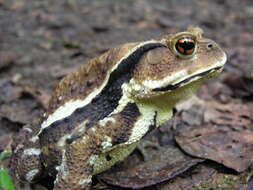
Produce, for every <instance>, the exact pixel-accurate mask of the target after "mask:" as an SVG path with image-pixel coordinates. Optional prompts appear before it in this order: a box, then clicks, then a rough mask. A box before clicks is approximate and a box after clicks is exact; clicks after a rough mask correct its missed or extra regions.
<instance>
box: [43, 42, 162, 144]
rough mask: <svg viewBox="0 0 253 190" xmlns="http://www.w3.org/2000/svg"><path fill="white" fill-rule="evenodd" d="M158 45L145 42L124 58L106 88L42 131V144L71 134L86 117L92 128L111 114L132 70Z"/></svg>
mask: <svg viewBox="0 0 253 190" xmlns="http://www.w3.org/2000/svg"><path fill="white" fill-rule="evenodd" d="M158 47H164V45H163V44H161V43H150V44H145V45H143V46H142V47H140V48H138V49H137V50H136V51H135V52H133V53H132V54H131V55H129V56H128V57H127V58H125V59H124V60H122V62H121V63H120V64H119V66H118V68H117V69H116V70H114V71H113V72H112V73H111V75H110V78H109V81H108V83H107V85H106V86H105V88H104V89H103V90H102V91H101V93H100V94H98V95H97V96H96V97H95V98H94V99H93V100H92V101H91V103H90V104H88V105H86V106H84V107H82V108H78V109H76V110H75V111H74V112H73V113H72V114H71V115H70V116H68V117H66V118H64V119H61V120H58V121H55V122H54V123H52V124H51V125H50V126H49V127H47V128H45V129H44V130H43V131H42V133H41V134H40V135H39V137H40V141H41V144H42V146H45V145H46V144H53V143H57V142H58V140H59V139H60V138H61V137H62V136H64V135H66V134H70V133H71V131H72V130H73V129H74V128H75V127H76V126H78V125H79V124H80V123H81V122H82V121H84V120H86V119H88V120H89V122H88V123H87V125H86V126H87V128H90V127H92V126H93V125H94V124H95V123H97V122H98V121H99V120H102V119H103V118H105V117H106V116H107V115H109V114H110V113H111V112H112V111H113V110H114V109H115V108H116V107H117V106H118V102H119V100H120V98H121V97H122V89H121V86H122V84H123V83H125V82H128V81H129V80H130V79H131V77H132V71H133V69H134V68H135V65H136V64H137V63H138V62H139V60H140V58H141V57H142V56H143V54H144V53H146V52H147V51H149V50H152V49H155V48H158Z"/></svg>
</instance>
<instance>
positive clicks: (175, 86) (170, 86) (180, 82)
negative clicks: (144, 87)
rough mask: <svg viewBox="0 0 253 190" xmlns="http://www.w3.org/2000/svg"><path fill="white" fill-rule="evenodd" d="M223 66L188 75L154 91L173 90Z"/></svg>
mask: <svg viewBox="0 0 253 190" xmlns="http://www.w3.org/2000/svg"><path fill="white" fill-rule="evenodd" d="M222 68H223V66H219V67H215V68H212V69H210V70H207V71H204V72H201V73H197V74H195V75H192V76H190V77H188V78H186V79H184V80H182V81H179V82H176V83H175V84H169V85H167V86H165V87H161V88H155V89H153V91H155V92H157V91H161V92H164V91H172V90H175V89H177V88H179V87H181V86H184V85H185V84H187V83H190V82H191V81H195V80H198V79H200V78H202V76H205V75H208V74H209V73H214V72H215V71H219V70H221V69H222Z"/></svg>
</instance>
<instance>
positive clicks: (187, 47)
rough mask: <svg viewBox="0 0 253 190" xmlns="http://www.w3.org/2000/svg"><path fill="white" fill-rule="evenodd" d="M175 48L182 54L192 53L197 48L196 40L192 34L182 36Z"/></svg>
mask: <svg viewBox="0 0 253 190" xmlns="http://www.w3.org/2000/svg"><path fill="white" fill-rule="evenodd" d="M175 48H176V50H177V52H178V53H179V54H180V55H183V56H188V55H192V54H193V53H194V51H195V48H196V41H195V39H194V38H193V37H192V36H182V37H180V38H179V39H178V40H177V42H176V44H175Z"/></svg>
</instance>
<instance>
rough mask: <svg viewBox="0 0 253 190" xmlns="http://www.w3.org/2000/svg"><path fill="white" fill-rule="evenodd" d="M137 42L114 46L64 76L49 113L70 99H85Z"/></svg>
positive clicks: (50, 104)
mask: <svg viewBox="0 0 253 190" xmlns="http://www.w3.org/2000/svg"><path fill="white" fill-rule="evenodd" d="M136 44H137V43H128V44H124V45H122V46H119V47H116V48H113V49H111V50H109V51H108V52H106V53H104V54H103V55H101V56H99V57H96V58H93V59H91V60H89V61H88V62H87V63H85V64H84V65H83V66H81V67H80V68H79V69H78V70H77V71H76V72H74V73H71V74H69V75H67V76H66V77H64V78H63V79H62V80H61V81H60V82H59V83H58V85H57V87H56V89H55V91H54V93H53V95H52V97H51V99H50V102H49V107H48V110H47V113H46V114H47V115H49V114H51V113H53V112H54V111H55V109H57V108H58V107H60V106H61V105H63V104H64V103H65V102H68V101H69V100H76V99H79V98H81V99H83V97H85V96H87V95H88V94H90V93H91V92H92V91H93V90H94V89H95V88H98V87H99V86H100V85H101V84H102V83H103V81H104V79H105V77H106V75H107V74H108V73H109V72H110V69H111V68H112V67H113V66H114V65H115V64H116V63H117V61H119V60H120V58H121V57H123V56H124V55H125V54H126V53H127V52H128V51H129V49H131V48H132V47H133V46H135V45H136Z"/></svg>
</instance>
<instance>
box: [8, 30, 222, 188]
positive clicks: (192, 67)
mask: <svg viewBox="0 0 253 190" xmlns="http://www.w3.org/2000/svg"><path fill="white" fill-rule="evenodd" d="M190 31H191V30H190ZM196 31H197V32H196ZM196 31H194V32H195V33H196V40H197V42H198V49H197V51H196V52H195V57H194V58H193V59H182V58H180V57H179V56H178V55H177V54H175V52H174V50H173V42H174V40H176V39H174V38H175V36H174V35H168V36H165V37H164V38H161V39H160V40H161V41H159V42H157V41H156V42H155V44H156V46H154V44H153V43H154V42H152V43H151V42H148V44H146V45H150V44H152V48H151V47H150V46H149V47H148V48H147V49H146V50H145V51H144V50H140V48H139V49H138V50H140V51H141V52H142V53H141V54H138V55H137V56H135V57H134V58H131V60H130V59H129V60H127V61H128V63H131V64H132V65H134V66H133V68H132V69H131V67H130V69H129V65H127V66H128V67H122V68H123V72H122V70H120V69H119V70H120V72H119V73H118V74H116V75H113V74H112V72H111V70H112V68H113V66H115V65H116V64H117V63H118V61H119V60H120V59H121V58H122V57H124V56H125V55H126V54H127V53H128V52H129V51H131V50H132V49H133V47H135V46H136V45H138V44H140V43H128V44H124V45H122V46H119V47H116V48H113V49H111V50H109V51H108V52H106V53H104V54H103V55H101V56H99V57H97V58H94V59H92V60H90V61H89V62H88V63H86V64H85V65H83V66H82V67H80V68H79V69H78V70H77V71H76V72H74V73H72V74H70V75H68V76H66V77H65V78H63V79H62V80H61V81H60V82H59V84H58V86H57V88H56V90H55V92H54V93H53V95H52V98H51V100H50V103H49V107H48V111H47V113H46V116H45V119H46V118H47V117H48V116H49V115H51V114H52V113H54V112H55V111H56V110H57V109H58V108H59V107H61V106H62V105H64V104H65V103H66V102H69V101H73V100H78V99H82V100H83V99H84V98H85V97H86V96H88V95H89V94H91V93H92V92H93V91H94V90H95V89H97V88H98V87H100V86H101V85H102V84H103V82H104V81H105V79H106V77H108V76H116V78H113V80H114V82H112V83H109V82H108V84H110V86H107V87H106V88H105V87H104V89H106V92H105V93H104V92H103V91H101V92H100V93H99V94H98V95H97V96H96V97H95V98H93V99H92V101H91V102H90V103H89V104H88V105H86V106H84V107H82V109H76V110H75V111H74V112H73V113H72V114H71V116H68V117H65V118H63V119H61V120H57V121H55V122H54V123H52V124H50V125H49V126H48V127H46V128H44V129H43V130H41V131H40V132H39V134H38V135H37V137H38V138H39V140H38V141H35V142H33V143H32V142H31V141H26V142H24V143H22V146H23V147H21V148H19V149H16V151H15V153H14V156H13V159H12V160H13V161H14V162H15V163H17V164H14V166H13V167H14V169H15V170H16V173H17V174H18V175H19V178H20V179H21V180H26V181H28V180H27V179H25V176H26V174H27V173H29V171H31V170H35V169H37V170H38V173H37V175H36V176H34V178H32V179H31V180H29V182H34V181H35V180H36V179H37V177H38V176H39V175H40V174H41V173H42V169H44V171H45V172H46V173H47V174H49V175H51V176H55V177H56V181H55V186H54V190H62V189H65V190H83V189H87V190H88V189H89V187H90V183H91V177H92V175H93V174H96V172H94V171H93V170H94V167H95V165H96V163H94V161H92V159H93V157H94V156H99V155H103V154H107V151H110V152H109V153H108V154H110V155H109V158H110V159H112V160H113V159H115V158H111V155H113V156H114V155H116V154H113V152H114V150H115V151H117V149H118V147H119V146H118V145H123V147H124V146H125V145H127V146H129V144H127V142H129V141H128V140H129V139H130V138H131V135H133V131H134V130H133V127H134V125H135V124H136V123H137V122H138V121H141V124H143V123H144V124H146V123H147V126H146V127H147V130H144V131H145V133H146V131H148V130H151V129H153V127H154V126H153V125H155V124H156V123H157V122H156V118H159V114H160V112H161V113H162V111H161V110H162V109H161V110H160V112H158V111H157V110H155V109H153V107H152V106H153V105H152V106H151V108H152V114H153V115H152V114H150V115H148V119H149V120H148V121H146V120H145V119H143V120H141V119H140V118H141V116H145V117H146V116H147V115H145V114H146V113H145V111H144V112H143V108H141V106H140V102H139V100H137V99H135V97H134V96H133V97H127V100H126V101H127V102H125V103H122V102H121V103H120V99H121V98H122V97H123V95H124V96H125V94H123V93H125V92H123V89H122V86H123V84H127V85H128V84H129V81H130V79H134V81H135V82H136V84H140V85H141V84H142V82H143V81H145V80H159V79H163V78H165V77H168V76H173V74H174V73H175V72H178V71H181V70H182V69H185V70H187V72H188V74H189V75H190V74H192V73H195V72H196V71H198V70H200V69H201V68H207V67H208V66H210V65H212V64H214V63H215V62H219V61H220V59H221V58H223V57H224V53H223V51H222V50H221V49H220V48H219V46H216V45H215V44H214V47H213V48H212V51H208V50H207V48H206V47H207V44H208V43H210V42H211V41H210V40H208V39H204V38H202V37H201V34H200V33H201V32H200V31H198V29H196ZM194 32H192V33H193V35H195V33H194ZM176 37H177V36H176ZM157 44H158V45H157ZM165 45H166V47H165ZM145 47H146V46H145ZM131 55H133V54H131ZM136 57H137V58H136ZM120 66H122V64H120ZM130 66H131V65H130ZM122 68H121V69H122ZM117 69H118V68H117ZM117 69H116V70H117ZM117 71H118V70H117ZM130 82H131V81H130ZM188 86H190V85H188ZM104 89H103V90H104ZM129 89H131V86H130V87H129ZM179 92H180V88H179V90H175V91H172V92H170V93H167V94H162V95H161V94H159V96H156V97H152V98H153V99H152V100H150V99H148V100H145V101H144V100H143V102H142V103H143V104H145V103H147V105H150V104H151V102H155V103H159V104H160V105H162V106H163V105H164V103H165V102H168V104H175V103H176V102H177V101H178V100H179V99H181V97H179V98H177V96H178V95H177V93H179ZM152 93H155V92H153V91H152ZM168 94H170V96H168ZM131 95H132V94H131V93H130V94H129V96H131ZM98 96H99V97H98ZM165 96H166V97H165ZM171 96H174V97H176V98H173V100H172V99H171ZM97 97H98V98H97ZM148 98H149V97H148ZM133 100H134V101H133ZM171 100H172V101H175V102H169V101H171ZM159 104H157V105H159ZM119 105H122V106H123V108H122V110H121V111H120V112H117V113H116V114H115V113H113V114H111V113H112V112H113V111H114V110H115V109H116V108H117V107H118V106H119ZM157 105H156V106H157ZM139 106H140V107H139ZM145 106H146V105H145ZM158 107H159V106H158ZM141 109H142V111H141ZM108 110H109V111H108ZM158 110H159V109H158ZM149 111H150V110H149ZM166 112H167V110H166ZM148 113H149V112H148ZM157 113H158V117H157ZM110 114H111V115H110ZM107 116H108V117H110V118H111V119H113V121H114V122H112V121H108V122H107V123H104V124H101V123H100V122H99V121H102V120H103V119H104V118H106V117H107ZM168 119H169V118H168ZM83 122H87V123H85V130H81V131H80V130H79V129H80V128H79V127H80V125H82V124H83ZM145 122H146V123H145ZM138 126H139V125H138ZM135 133H137V132H136V129H135ZM140 134H141V135H142V136H143V135H145V134H142V133H140ZM134 135H135V134H134ZM33 136H34V132H32V133H30V134H27V135H26V138H27V139H29V138H31V137H33ZM66 136H68V137H66ZM142 136H140V137H138V138H137V139H134V140H135V141H134V142H138V141H139V140H140V138H142ZM62 137H66V139H65V141H64V146H60V145H59V141H60V139H62ZM107 137H109V138H110V141H108V139H107ZM105 142H106V143H107V144H108V143H109V144H111V145H110V146H111V149H110V150H107V149H105V148H104V147H103V146H104V144H103V143H105ZM124 143H125V144H124ZM131 143H132V144H134V143H133V141H131ZM29 148H36V149H41V150H42V154H40V155H38V156H37V157H34V155H30V156H27V155H22V153H23V151H24V150H25V149H29ZM126 151H127V150H126ZM124 155H125V156H126V155H127V154H124ZM15 156H16V157H15ZM113 156H112V157H113ZM116 159H117V158H116ZM120 159H123V158H120ZM120 159H118V160H115V162H113V163H116V161H120ZM27 160H30V163H27ZM108 162H109V161H108ZM103 164H104V163H103ZM105 164H107V162H105ZM108 165H110V164H108ZM57 168H58V169H57ZM103 169H104V168H103ZM57 170H58V171H57ZM80 180H81V181H80ZM82 180H83V181H82Z"/></svg>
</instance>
